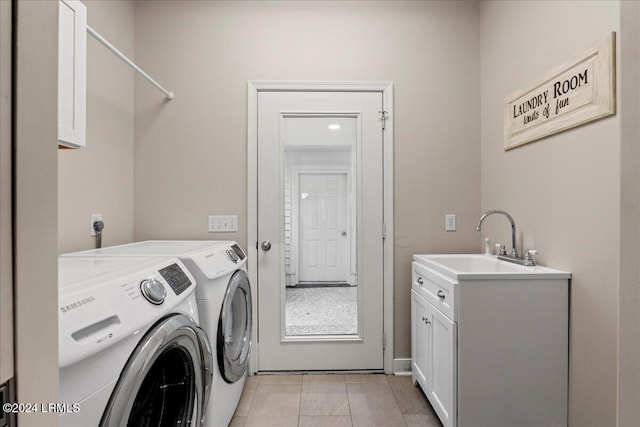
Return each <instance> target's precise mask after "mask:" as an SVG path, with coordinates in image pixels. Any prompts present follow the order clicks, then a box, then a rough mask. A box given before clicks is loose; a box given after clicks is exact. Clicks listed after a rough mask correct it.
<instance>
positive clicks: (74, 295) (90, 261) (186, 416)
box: [58, 257, 213, 427]
mask: <svg viewBox="0 0 640 427" xmlns="http://www.w3.org/2000/svg"><path fill="white" fill-rule="evenodd" d="M58 275H59V277H58V291H59V292H58V293H59V297H58V307H59V311H58V316H59V334H58V342H59V363H60V402H64V403H67V404H69V405H70V406H69V407H70V410H69V411H68V412H66V413H65V414H62V415H61V416H60V425H61V426H63V427H66V426H78V427H80V426H82V427H86V426H121V425H122V426H124V425H136V426H145V425H148V426H151V425H153V426H175V425H193V426H196V425H200V424H201V423H202V420H203V417H204V414H205V410H206V407H207V403H208V396H209V391H210V386H211V382H212V369H213V355H212V350H211V347H210V344H209V340H208V338H207V336H206V333H205V332H204V331H203V330H202V329H201V328H200V327H199V326H198V325H197V321H198V311H197V303H196V298H195V292H194V291H195V280H194V278H193V276H192V275H191V274H190V273H189V271H188V270H187V269H186V267H185V266H184V264H183V263H182V262H180V260H178V259H177V258H170V257H164V258H158V257H140V258H123V257H109V258H98V257H85V258H71V257H60V258H59V260H58Z"/></svg>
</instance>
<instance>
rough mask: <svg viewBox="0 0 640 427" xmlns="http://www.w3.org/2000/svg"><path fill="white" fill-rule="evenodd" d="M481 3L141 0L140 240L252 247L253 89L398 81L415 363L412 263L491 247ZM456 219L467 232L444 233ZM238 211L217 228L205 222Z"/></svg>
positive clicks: (400, 181) (402, 255)
mask: <svg viewBox="0 0 640 427" xmlns="http://www.w3.org/2000/svg"><path fill="white" fill-rule="evenodd" d="M477 7H478V6H477V3H476V2H475V1H463V2H450V1H444V2H395V1H394V2H358V1H356V2H320V1H318V2H251V1H246V2H244V1H243V2H233V1H232V2H224V1H221V2H166V1H142V2H137V3H136V13H135V51H136V61H137V62H138V63H139V64H140V65H141V66H142V67H143V68H144V69H146V70H148V71H149V72H150V73H151V74H152V75H153V76H154V77H155V78H156V79H157V80H158V81H159V82H160V83H161V84H163V85H165V86H166V87H167V88H168V89H169V90H172V91H174V92H175V94H176V97H175V99H174V100H173V101H171V102H168V103H167V102H165V101H164V97H163V95H162V94H161V93H160V92H158V91H156V90H155V89H154V88H152V87H151V86H149V85H148V84H146V83H145V82H142V81H136V84H135V89H136V92H135V105H136V109H135V112H136V117H135V137H136V144H135V195H136V197H135V222H134V225H135V227H134V229H135V232H134V237H135V240H142V239H149V238H176V239H212V238H231V239H236V240H238V241H239V242H241V244H243V245H247V241H246V238H247V237H246V236H247V231H246V221H247V207H246V191H247V182H246V181H247V166H246V165H247V148H246V147H247V132H246V128H247V101H246V97H247V81H248V80H328V81H331V80H334V81H392V82H393V83H394V97H395V99H394V111H395V117H394V130H395V131H394V144H395V146H394V157H395V166H394V167H395V174H394V191H395V194H394V196H395V206H394V215H395V257H396V259H395V302H394V307H395V327H394V329H395V331H394V332H395V334H394V345H395V357H397V358H403V357H404V358H408V357H410V354H411V350H410V324H409V312H410V292H409V290H410V260H411V254H413V253H416V252H431V253H434V252H436V253H437V252H469V251H478V250H479V249H480V235H479V233H477V232H476V231H475V230H474V227H475V222H476V220H477V218H478V216H479V212H480V163H479V160H478V158H479V154H480V144H479V136H478V135H479V123H480V122H479V117H478V116H479V115H478V112H479V111H478V109H479V41H478V33H479V29H478V9H477ZM446 213H455V214H457V215H458V217H457V220H458V231H457V232H455V233H447V232H445V231H444V216H445V214H446ZM213 214H237V215H238V217H239V223H240V227H239V231H238V233H230V234H210V233H208V232H207V215H213Z"/></svg>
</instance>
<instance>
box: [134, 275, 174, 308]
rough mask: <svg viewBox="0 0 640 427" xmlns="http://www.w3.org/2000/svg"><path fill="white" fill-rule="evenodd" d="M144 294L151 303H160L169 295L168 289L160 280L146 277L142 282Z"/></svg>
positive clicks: (141, 286)
mask: <svg viewBox="0 0 640 427" xmlns="http://www.w3.org/2000/svg"><path fill="white" fill-rule="evenodd" d="M140 291H141V292H142V296H143V297H145V299H146V300H147V301H149V302H150V303H151V304H155V305H160V304H162V303H163V302H164V299H165V298H166V296H167V290H166V289H165V287H164V285H163V284H162V283H160V281H158V280H156V279H145V280H143V281H142V282H140Z"/></svg>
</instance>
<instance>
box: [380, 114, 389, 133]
mask: <svg viewBox="0 0 640 427" xmlns="http://www.w3.org/2000/svg"><path fill="white" fill-rule="evenodd" d="M378 113H380V114H382V130H384V129H385V126H386V121H387V114H389V112H388V111H386V110H378Z"/></svg>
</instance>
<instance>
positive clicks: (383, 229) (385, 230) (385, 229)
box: [382, 222, 387, 240]
mask: <svg viewBox="0 0 640 427" xmlns="http://www.w3.org/2000/svg"><path fill="white" fill-rule="evenodd" d="M386 238H387V224H385V223H384V222H383V223H382V240H384V239H386Z"/></svg>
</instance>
